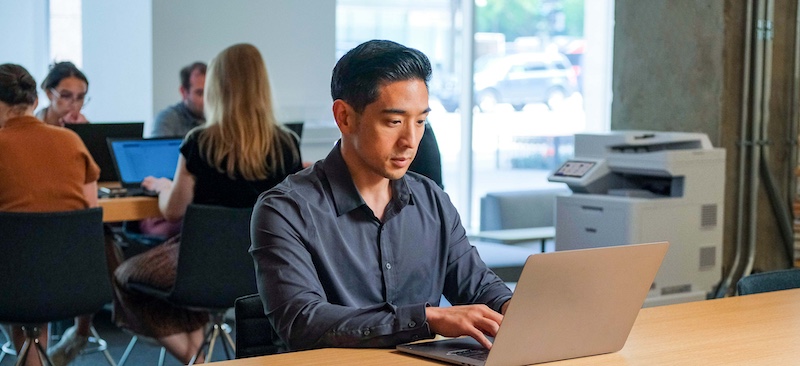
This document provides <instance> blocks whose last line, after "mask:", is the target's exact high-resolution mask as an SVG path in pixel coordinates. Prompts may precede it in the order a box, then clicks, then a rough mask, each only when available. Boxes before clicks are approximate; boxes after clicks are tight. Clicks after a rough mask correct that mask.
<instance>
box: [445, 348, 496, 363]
mask: <svg viewBox="0 0 800 366" xmlns="http://www.w3.org/2000/svg"><path fill="white" fill-rule="evenodd" d="M447 354H449V355H455V356H461V357H467V358H471V359H473V360H478V361H486V357H489V350H488V349H486V348H481V349H462V350H458V351H453V352H448V353H447Z"/></svg>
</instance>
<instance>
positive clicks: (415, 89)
mask: <svg viewBox="0 0 800 366" xmlns="http://www.w3.org/2000/svg"><path fill="white" fill-rule="evenodd" d="M430 74H431V67H430V63H429V61H428V59H427V57H425V55H423V54H422V53H421V52H419V51H417V50H415V49H411V48H407V47H405V46H402V45H400V44H397V43H394V42H390V41H369V42H366V43H364V44H361V45H359V46H358V47H356V48H354V49H353V50H351V51H349V52H348V53H347V54H345V55H344V56H343V57H342V58H341V59H340V60H339V62H338V63H337V64H336V67H335V68H334V70H333V77H332V81H331V95H332V97H333V100H334V102H333V115H334V118H335V120H336V123H337V125H338V126H339V130H340V131H341V134H342V137H341V140H340V141H339V142H337V144H336V146H335V147H334V148H333V150H332V151H331V152H330V154H329V155H328V156H327V157H326V158H325V159H324V160H320V161H318V162H317V163H315V164H314V165H313V166H312V167H310V168H308V169H305V170H303V171H301V172H299V173H297V174H295V175H293V176H290V177H288V178H287V179H286V180H284V181H283V182H282V183H281V184H279V185H278V186H276V187H275V188H273V189H271V190H269V191H268V192H265V193H264V194H262V195H261V197H260V198H259V200H258V201H257V202H256V205H255V209H254V213H253V219H252V223H251V235H252V247H251V249H250V252H251V254H252V256H253V259H254V261H255V265H256V277H257V283H258V286H259V293H260V294H261V299H262V301H263V302H264V304H265V305H264V306H265V311H266V314H267V316H268V317H269V319H270V321H271V323H272V324H273V326H274V329H275V331H276V332H277V334H278V335H279V337H280V339H281V340H282V341H283V342H284V343H285V344H284V348H285V349H287V350H300V349H310V348H322V347H391V346H394V345H397V344H400V343H406V342H410V341H414V340H418V339H425V338H432V337H433V336H434V335H435V334H441V335H444V336H462V335H467V336H471V337H473V338H475V339H477V340H478V341H479V342H481V343H482V344H483V345H484V346H485V347H487V348H489V347H491V343H490V342H489V340H488V339H487V338H486V336H487V335H489V336H494V335H495V334H496V332H497V329H498V328H499V325H500V322H501V321H502V319H503V316H502V313H503V312H504V311H505V308H506V307H507V305H508V300H509V299H510V298H511V291H510V290H509V289H508V288H507V287H506V286H505V284H503V282H502V281H501V280H500V278H498V277H497V276H496V275H495V274H494V273H493V272H492V271H491V270H489V269H488V268H487V267H486V265H485V264H484V263H483V261H482V260H481V259H480V257H479V256H478V253H477V251H476V250H475V248H474V247H472V246H471V245H470V244H469V241H468V240H467V237H466V232H465V230H464V227H463V226H462V225H461V221H460V218H459V215H458V213H457V212H456V209H455V207H454V206H453V204H452V203H451V202H450V199H449V197H448V196H447V194H446V193H444V192H443V191H442V190H441V188H439V187H438V186H437V185H436V183H434V182H433V181H432V180H430V179H428V178H425V177H424V176H422V175H420V174H417V173H414V172H408V173H407V171H408V168H409V166H410V164H411V161H412V160H413V159H414V156H415V154H416V152H417V148H418V146H419V143H420V140H421V139H422V136H423V133H424V129H425V119H426V118H427V115H428V112H429V111H430V108H429V106H428V88H427V81H428V80H429V78H430ZM442 294H444V296H445V297H446V298H447V299H448V301H449V302H451V303H452V304H454V305H455V306H452V307H439V301H440V298H441V295H442Z"/></svg>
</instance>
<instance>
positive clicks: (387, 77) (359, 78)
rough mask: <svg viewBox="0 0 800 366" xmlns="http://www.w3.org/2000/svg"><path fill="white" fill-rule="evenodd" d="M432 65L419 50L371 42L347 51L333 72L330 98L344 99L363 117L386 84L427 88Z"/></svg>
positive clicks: (389, 43) (375, 41)
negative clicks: (415, 84) (416, 83)
mask: <svg viewBox="0 0 800 366" xmlns="http://www.w3.org/2000/svg"><path fill="white" fill-rule="evenodd" d="M430 78H431V63H430V61H429V60H428V57H426V56H425V54H423V53H422V52H420V51H419V50H415V49H413V48H409V47H406V46H403V45H401V44H399V43H396V42H392V41H385V40H372V41H367V42H364V43H362V44H360V45H358V46H357V47H356V48H353V49H352V50H350V51H348V52H347V53H346V54H345V55H344V56H342V58H341V59H339V62H337V63H336V66H335V67H334V68H333V77H331V97H333V100H337V99H341V100H343V101H345V102H347V104H349V105H350V106H352V107H353V109H355V111H356V112H358V113H361V112H363V111H364V108H366V106H367V105H368V104H370V103H372V102H374V101H376V100H378V96H379V95H378V93H379V87H381V86H382V85H385V84H387V83H392V82H396V81H406V80H413V79H417V80H422V81H424V82H425V86H426V87H427V86H428V80H430Z"/></svg>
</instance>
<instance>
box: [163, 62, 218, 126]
mask: <svg viewBox="0 0 800 366" xmlns="http://www.w3.org/2000/svg"><path fill="white" fill-rule="evenodd" d="M180 77H181V86H180V92H181V98H182V100H181V101H180V102H178V103H177V104H175V105H172V106H169V107H167V108H165V109H164V110H162V111H161V112H159V113H158V115H156V118H155V121H154V124H153V130H152V131H151V132H150V137H184V136H186V133H188V132H189V131H190V130H191V129H193V128H195V127H197V126H200V125H202V124H204V123H205V122H206V119H205V117H204V115H203V91H204V90H205V83H206V64H204V63H202V62H195V63H193V64H191V65H189V66H186V67H184V68H182V69H181V72H180Z"/></svg>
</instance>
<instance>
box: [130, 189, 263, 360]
mask: <svg viewBox="0 0 800 366" xmlns="http://www.w3.org/2000/svg"><path fill="white" fill-rule="evenodd" d="M252 212H253V209H252V208H228V207H221V206H209V205H197V204H192V205H189V207H188V208H187V210H186V215H185V216H184V218H183V229H182V231H181V244H180V252H179V254H178V273H177V275H176V279H175V285H174V286H173V288H172V289H171V290H169V291H164V290H162V289H159V288H155V287H151V286H148V285H145V284H138V283H131V284H130V287H131V289H133V290H135V291H139V292H142V293H146V294H149V295H151V296H155V297H158V298H161V299H164V300H166V301H168V302H170V303H172V304H174V305H176V306H180V307H184V308H188V309H192V310H200V311H208V312H209V313H210V325H211V326H210V327H209V329H208V332H207V333H206V336H205V340H204V342H203V345H202V346H201V347H200V350H199V351H198V353H197V354H196V355H195V356H194V357H193V358H192V361H191V362H190V363H189V364H190V365H191V364H194V361H195V360H196V359H197V357H199V356H200V354H201V352H203V349H204V348H206V347H207V348H208V352H207V353H206V362H210V361H211V357H212V352H213V350H214V343H215V342H216V340H217V338H218V337H219V336H220V334H221V335H222V336H223V337H224V338H225V340H227V344H226V343H225V342H224V341H223V342H222V348H223V350H224V351H225V355H226V356H227V358H228V359H230V358H231V353H230V351H229V348H228V346H230V349H231V350H234V351H235V349H236V347H235V345H234V342H233V339H231V336H230V334H228V331H229V329H228V327H227V325H226V324H225V322H224V320H225V319H224V316H225V311H226V310H227V309H229V308H232V307H233V305H234V302H235V301H236V299H237V298H238V297H240V296H244V295H247V294H252V293H254V292H256V291H257V289H256V280H255V271H254V270H253V259H252V258H251V257H250V253H249V252H248V249H249V248H250V216H251V214H252Z"/></svg>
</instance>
